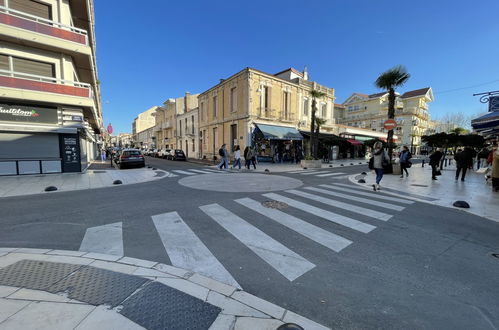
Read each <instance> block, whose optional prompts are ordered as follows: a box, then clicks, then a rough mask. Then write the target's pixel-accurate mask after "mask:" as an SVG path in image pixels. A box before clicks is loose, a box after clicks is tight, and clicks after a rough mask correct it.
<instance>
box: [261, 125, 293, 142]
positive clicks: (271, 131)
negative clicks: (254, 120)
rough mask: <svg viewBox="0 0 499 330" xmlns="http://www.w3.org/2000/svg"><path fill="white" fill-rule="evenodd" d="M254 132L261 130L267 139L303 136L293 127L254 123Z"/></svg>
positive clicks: (286, 138)
mask: <svg viewBox="0 0 499 330" xmlns="http://www.w3.org/2000/svg"><path fill="white" fill-rule="evenodd" d="M255 126H256V128H255V132H261V133H262V134H263V136H264V138H266V139H268V140H303V136H302V135H301V134H300V132H298V130H296V129H295V128H293V127H285V126H274V125H264V124H255Z"/></svg>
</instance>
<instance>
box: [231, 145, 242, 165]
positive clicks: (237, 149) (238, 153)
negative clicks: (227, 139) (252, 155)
mask: <svg viewBox="0 0 499 330" xmlns="http://www.w3.org/2000/svg"><path fill="white" fill-rule="evenodd" d="M237 165H239V169H241V148H240V147H239V145H237V146H235V147H234V164H232V168H234V167H236V166H237Z"/></svg>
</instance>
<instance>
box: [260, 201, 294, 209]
mask: <svg viewBox="0 0 499 330" xmlns="http://www.w3.org/2000/svg"><path fill="white" fill-rule="evenodd" d="M262 205H263V206H264V207H266V208H269V209H278V210H282V209H285V208H287V207H289V205H288V204H286V203H283V202H278V201H265V202H262Z"/></svg>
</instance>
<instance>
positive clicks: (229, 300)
mask: <svg viewBox="0 0 499 330" xmlns="http://www.w3.org/2000/svg"><path fill="white" fill-rule="evenodd" d="M5 258H7V260H8V261H7V262H5ZM26 259H27V260H40V261H48V262H62V263H70V264H84V265H88V266H92V267H96V268H102V269H107V270H111V271H115V272H119V273H125V274H129V275H135V276H141V277H145V278H148V279H151V280H153V281H158V282H160V283H162V284H165V285H167V286H170V287H172V288H175V289H177V290H179V291H182V292H184V293H186V294H188V295H190V296H193V297H196V298H198V299H200V300H202V301H204V302H207V303H210V304H212V305H215V306H218V307H220V308H221V309H222V312H221V313H220V314H219V316H218V318H217V319H216V320H215V322H214V323H213V324H212V325H211V327H210V329H233V326H234V325H235V324H237V322H241V323H244V322H246V323H247V322H250V323H248V324H258V323H259V322H264V321H265V320H266V321H268V324H267V325H270V324H272V326H274V327H275V328H277V327H278V326H280V325H282V324H284V323H289V322H292V323H296V324H299V325H301V326H302V327H304V328H305V329H307V330H315V329H317V330H324V329H329V328H327V327H325V326H322V325H320V324H318V323H316V322H314V321H312V320H310V319H307V318H305V317H303V316H300V315H298V314H296V313H294V312H292V311H290V310H287V309H285V308H283V307H280V306H277V305H275V304H273V303H270V302H268V301H266V300H263V299H261V298H258V297H256V296H254V295H252V294H250V293H248V292H245V291H243V290H241V289H238V288H236V287H233V286H231V285H228V284H225V283H222V282H219V281H216V280H214V279H211V278H208V277H206V276H203V275H200V274H198V273H194V272H192V271H189V270H186V269H182V268H179V267H174V266H171V265H166V264H163V263H159V262H154V261H149V260H143V259H137V258H130V257H125V256H115V255H109V254H101V253H94V252H81V251H71V250H52V249H33V248H0V268H3V267H6V266H8V265H10V264H12V263H15V262H17V261H20V260H26ZM9 261H10V262H9ZM252 322H255V323H252ZM261 326H262V327H264V326H265V324H261Z"/></svg>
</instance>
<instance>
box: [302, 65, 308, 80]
mask: <svg viewBox="0 0 499 330" xmlns="http://www.w3.org/2000/svg"><path fill="white" fill-rule="evenodd" d="M303 80H308V69H307V66H306V65H305V67H304V68H303Z"/></svg>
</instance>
